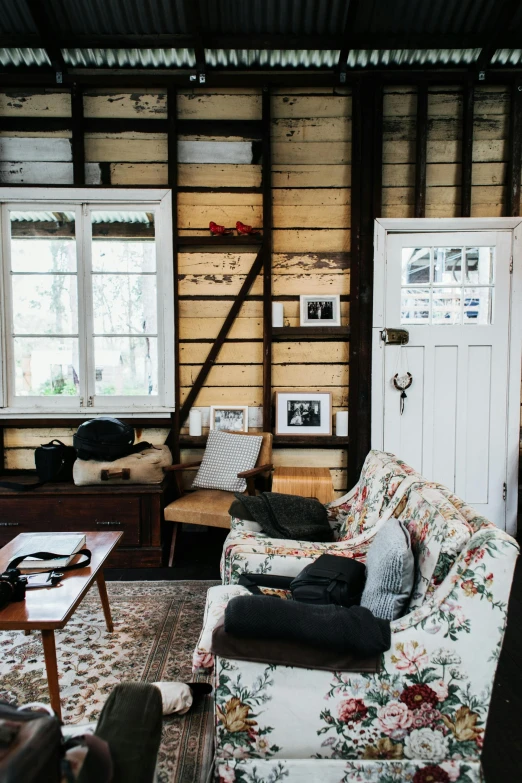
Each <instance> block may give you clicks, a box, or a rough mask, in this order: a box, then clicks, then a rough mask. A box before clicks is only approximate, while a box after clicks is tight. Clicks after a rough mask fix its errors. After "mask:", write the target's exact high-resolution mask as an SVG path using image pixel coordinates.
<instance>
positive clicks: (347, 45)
mask: <svg viewBox="0 0 522 783" xmlns="http://www.w3.org/2000/svg"><path fill="white" fill-rule="evenodd" d="M358 10H359V0H350V3H349V5H348V11H347V12H346V21H345V23H344V30H343V35H342V39H341V40H342V43H341V47H340V52H339V60H338V61H337V72H338V73H339V77H340V80H341V82H345V81H346V70H347V63H348V55H349V54H350V51H351V50H352V49H353V48H354V46H355V44H354V41H355V33H354V28H355V20H356V17H357V12H358Z"/></svg>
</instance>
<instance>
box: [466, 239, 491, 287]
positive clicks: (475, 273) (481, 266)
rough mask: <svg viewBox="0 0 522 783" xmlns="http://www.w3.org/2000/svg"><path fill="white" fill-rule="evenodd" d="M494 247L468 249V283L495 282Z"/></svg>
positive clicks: (485, 283) (487, 283) (484, 283)
mask: <svg viewBox="0 0 522 783" xmlns="http://www.w3.org/2000/svg"><path fill="white" fill-rule="evenodd" d="M494 257H495V248H494V247H468V248H467V249H466V283H471V284H472V285H489V284H490V283H492V282H493V265H494V264H493V262H494Z"/></svg>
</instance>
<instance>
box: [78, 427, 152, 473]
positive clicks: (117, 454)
mask: <svg viewBox="0 0 522 783" xmlns="http://www.w3.org/2000/svg"><path fill="white" fill-rule="evenodd" d="M133 444H134V427H131V426H130V425H129V424H124V423H123V422H122V421H120V420H119V419H113V418H112V417H111V416H98V418H96V419H91V420H90V421H86V422H84V423H83V424H80V426H79V427H78V430H77V431H76V433H75V435H74V438H73V445H74V448H75V449H76V453H77V455H78V459H86V460H89V459H93V460H98V461H100V462H114V460H115V459H120V458H121V457H127V456H128V455H129V454H134V453H136V452H138V451H143V450H144V449H150V448H151V445H150V443H137V444H136V445H135V446H134V445H133Z"/></svg>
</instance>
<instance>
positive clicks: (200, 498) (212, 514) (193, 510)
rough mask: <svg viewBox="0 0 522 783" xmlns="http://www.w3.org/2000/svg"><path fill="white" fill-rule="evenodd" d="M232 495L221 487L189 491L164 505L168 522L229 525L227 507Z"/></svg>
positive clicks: (216, 525) (211, 525) (213, 525)
mask: <svg viewBox="0 0 522 783" xmlns="http://www.w3.org/2000/svg"><path fill="white" fill-rule="evenodd" d="M233 497H234V496H233V495H232V494H231V493H230V492H225V491H224V490H222V489H200V490H198V491H197V492H190V493H188V494H186V495H183V496H182V497H180V498H178V500H174V501H173V502H172V503H169V505H168V506H166V508H165V511H164V516H165V519H166V520H167V521H168V522H185V523H186V524H189V525H209V526H210V527H227V528H228V527H230V516H229V514H228V509H229V508H230V501H231V499H232V498H233Z"/></svg>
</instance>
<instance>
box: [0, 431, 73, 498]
mask: <svg viewBox="0 0 522 783" xmlns="http://www.w3.org/2000/svg"><path fill="white" fill-rule="evenodd" d="M75 460H76V449H75V448H74V447H73V446H66V445H65V443H62V441H61V440H52V441H51V442H50V443H43V444H42V445H41V446H38V448H37V449H35V452H34V464H35V467H36V473H37V474H38V479H39V481H37V482H36V483H35V484H18V483H15V482H13V481H0V487H3V488H4V489H14V490H16V491H17V492H29V491H30V490H32V489H38V488H39V487H43V485H44V484H47V483H49V482H50V481H72V477H73V464H74V461H75Z"/></svg>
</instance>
